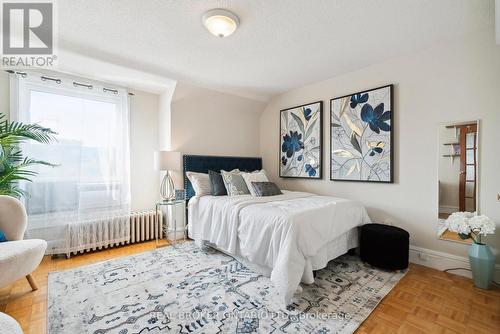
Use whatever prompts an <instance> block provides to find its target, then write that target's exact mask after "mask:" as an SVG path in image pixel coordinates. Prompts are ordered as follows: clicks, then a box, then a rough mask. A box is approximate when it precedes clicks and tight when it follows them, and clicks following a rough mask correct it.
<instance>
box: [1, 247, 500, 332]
mask: <svg viewBox="0 0 500 334" xmlns="http://www.w3.org/2000/svg"><path fill="white" fill-rule="evenodd" d="M154 248H155V242H154V241H153V242H146V243H142V244H134V245H130V246H125V247H119V248H111V249H107V250H103V251H98V252H94V253H87V254H85V255H79V256H75V257H72V258H71V259H69V260H67V259H65V258H57V259H51V258H50V257H49V256H46V257H45V258H44V259H43V261H42V263H41V265H40V267H38V269H37V270H36V271H35V272H34V273H33V277H34V278H35V280H36V281H37V284H38V286H39V289H38V290H37V291H31V289H30V286H29V284H28V282H27V280H26V279H25V278H23V279H20V280H18V281H16V282H15V283H13V284H11V285H9V286H7V287H5V288H1V289H0V311H2V312H5V313H7V314H9V315H11V316H12V317H14V318H16V319H17V321H19V323H20V324H21V327H22V328H23V330H24V332H25V334H40V333H45V332H46V312H47V277H48V275H47V274H48V273H49V272H52V271H59V270H65V269H70V268H75V267H79V266H83V265H87V264H90V263H94V262H99V261H105V260H109V259H113V258H117V257H120V256H127V255H131V254H136V253H140V252H144V251H148V250H151V249H154ZM356 333H362V334H364V333H382V334H386V333H405V334H406V333H443V334H448V333H449V334H451V333H500V290H499V289H498V288H496V289H495V290H489V291H486V290H481V289H477V288H475V287H474V286H473V284H472V281H471V280H470V279H467V278H464V277H461V276H457V275H453V274H447V273H444V272H441V271H437V270H434V269H430V268H427V267H423V266H419V265H414V264H412V265H411V266H410V270H409V272H408V273H407V275H406V276H405V277H404V278H403V279H402V280H401V281H400V282H399V283H398V285H397V286H396V287H395V288H394V289H393V290H392V291H391V292H390V293H389V294H388V295H387V296H386V297H385V299H384V300H383V301H382V302H381V303H380V304H379V306H378V307H377V308H376V309H375V311H374V312H373V313H372V314H371V315H370V317H369V318H368V319H367V320H366V321H365V322H364V323H363V324H362V325H361V326H360V327H359V328H358V330H357V332H356ZM74 334H77V333H74Z"/></svg>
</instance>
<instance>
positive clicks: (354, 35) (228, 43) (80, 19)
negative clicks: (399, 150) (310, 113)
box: [57, 0, 494, 100]
mask: <svg viewBox="0 0 500 334" xmlns="http://www.w3.org/2000/svg"><path fill="white" fill-rule="evenodd" d="M57 5H58V14H59V15H58V29H59V47H60V48H62V49H64V50H68V51H69V52H73V53H77V54H81V55H84V56H86V57H92V58H96V59H100V60H102V61H106V62H109V63H113V64H116V65H117V66H121V67H126V68H132V69H134V70H140V71H143V72H148V73H154V74H155V75H157V76H161V77H165V78H171V79H174V80H180V81H184V82H187V83H191V84H195V85H199V86H203V87H210V88H212V89H216V90H221V91H226V92H231V93H235V94H238V95H242V96H247V97H252V98H256V99H260V100H266V99H268V98H269V97H271V96H273V95H275V94H279V93H282V92H284V91H287V90H289V89H292V88H296V87H300V86H303V85H306V84H309V83H313V82H316V81H320V80H324V79H327V78H330V77H333V76H336V75H339V74H342V73H347V72H350V71H353V70H356V69H359V68H362V67H365V66H368V65H371V64H375V63H378V62H381V61H384V60H386V59H390V58H394V57H397V56H400V55H404V54H407V53H410V52H414V51H416V50H419V49H423V48H427V47H430V46H432V45H436V44H438V43H442V42H446V41H450V40H455V39H458V38H461V37H463V36H465V35H467V34H470V33H473V32H475V31H479V30H484V29H491V28H492V27H493V26H494V0H377V1H373V0H225V1H215V0H204V1H201V0H182V1H180V0H179V1H175V0H107V1H102V0H70V1H58V4H57ZM212 8H226V9H229V10H231V11H233V12H234V13H236V14H237V15H238V16H239V18H240V21H241V26H240V28H239V29H238V30H237V31H236V33H235V34H233V35H231V36H229V37H227V38H224V39H220V38H217V37H215V36H213V35H211V34H209V33H208V32H207V31H206V30H205V29H204V27H203V26H202V24H201V17H202V15H203V13H204V12H205V11H207V10H209V9H212ZM493 43H494V42H493Z"/></svg>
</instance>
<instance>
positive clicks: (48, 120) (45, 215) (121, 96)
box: [11, 73, 130, 254]
mask: <svg viewBox="0 0 500 334" xmlns="http://www.w3.org/2000/svg"><path fill="white" fill-rule="evenodd" d="M42 77H43V74H41V73H28V75H27V76H26V77H24V78H23V77H20V76H16V75H13V76H12V77H11V97H12V98H11V101H12V102H13V105H12V106H11V119H13V120H19V121H22V122H26V123H39V124H41V125H43V126H46V127H49V128H51V129H53V130H54V131H56V132H58V135H57V140H58V141H57V142H55V143H52V144H49V145H46V144H38V143H31V142H30V143H27V144H24V145H23V146H22V149H23V152H24V154H25V155H27V156H29V157H32V158H35V159H40V160H45V161H48V162H51V163H54V164H57V165H58V166H57V167H53V168H51V167H46V166H38V167H36V168H35V170H36V171H37V172H38V173H39V174H38V175H37V176H36V177H35V178H34V181H33V182H32V183H25V184H23V188H24V189H25V190H26V191H27V192H28V194H29V197H27V198H26V199H25V205H26V210H27V212H28V229H27V236H28V237H30V238H41V239H45V240H47V242H48V249H47V253H48V254H58V253H66V254H69V253H70V252H75V251H79V250H83V249H87V248H93V247H100V246H103V245H107V244H108V243H118V242H123V241H127V240H128V238H129V235H130V230H129V224H128V216H129V213H130V171H129V166H130V151H129V110H128V94H127V92H126V90H125V89H123V88H120V87H110V86H109V85H103V84H102V83H99V82H92V81H89V80H86V79H81V78H72V77H68V76H63V75H62V74H58V73H55V74H54V73H52V74H51V75H45V77H46V78H45V79H43V78H42ZM47 77H48V78H52V79H58V80H59V81H54V80H51V79H47ZM75 83H77V84H75ZM80 83H83V84H85V85H88V86H82V85H78V84H80ZM90 87H91V88H90Z"/></svg>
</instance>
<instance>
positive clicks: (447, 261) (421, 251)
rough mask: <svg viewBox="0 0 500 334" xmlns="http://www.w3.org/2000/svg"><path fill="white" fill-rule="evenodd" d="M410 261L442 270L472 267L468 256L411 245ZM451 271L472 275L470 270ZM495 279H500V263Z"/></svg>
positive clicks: (496, 267)
mask: <svg viewBox="0 0 500 334" xmlns="http://www.w3.org/2000/svg"><path fill="white" fill-rule="evenodd" d="M410 262H411V263H415V264H420V265H422V266H426V267H430V268H434V269H437V270H441V271H443V270H446V269H451V268H466V269H470V264H469V259H468V258H466V257H463V256H457V255H453V254H449V253H444V252H438V251H434V250H431V249H426V248H421V247H417V246H410ZM451 273H453V274H457V275H461V276H465V277H469V278H471V277H472V274H471V272H470V271H469V270H453V271H451ZM495 281H496V282H499V281H500V265H499V264H496V265H495Z"/></svg>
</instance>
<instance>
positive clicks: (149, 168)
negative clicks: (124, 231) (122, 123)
mask: <svg viewBox="0 0 500 334" xmlns="http://www.w3.org/2000/svg"><path fill="white" fill-rule="evenodd" d="M133 93H134V94H135V95H134V96H131V97H130V191H131V197H132V207H131V209H132V211H138V210H146V209H152V208H154V206H155V203H156V202H157V201H158V199H159V189H160V182H159V177H160V174H159V172H158V171H156V170H155V169H154V158H153V157H154V152H155V151H156V150H158V147H159V134H158V132H159V128H158V117H159V95H156V94H150V93H146V92H140V91H134V92H133Z"/></svg>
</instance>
